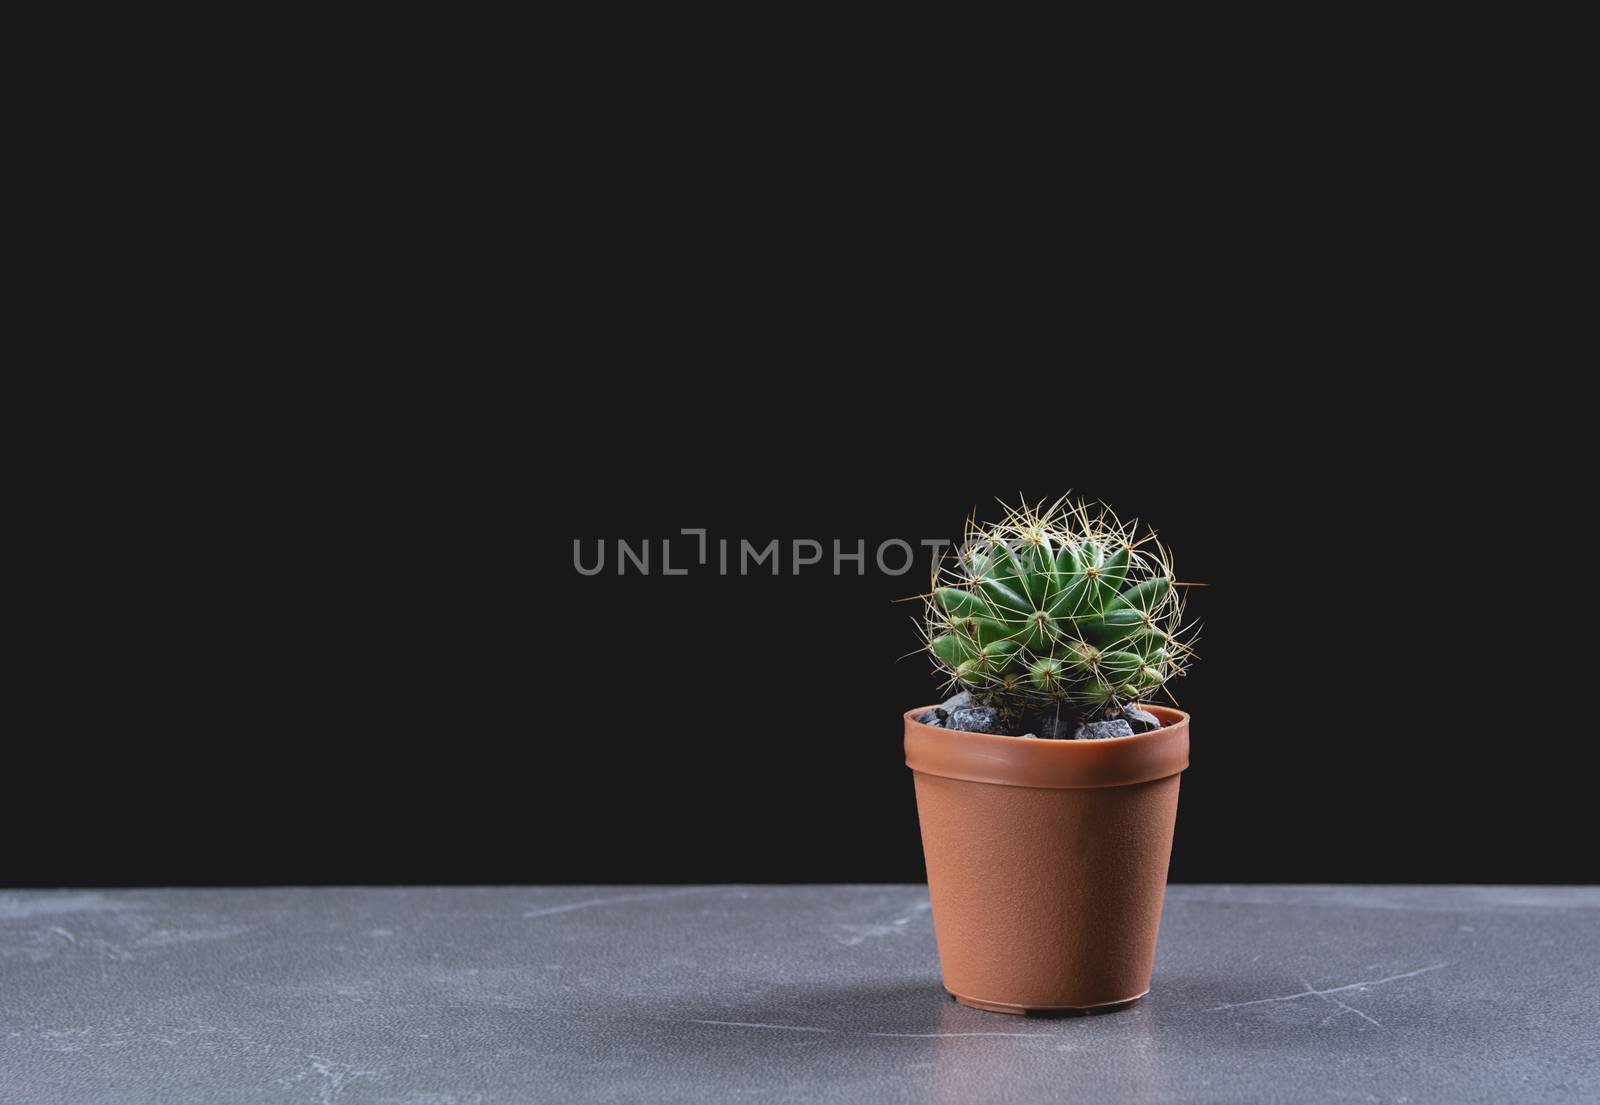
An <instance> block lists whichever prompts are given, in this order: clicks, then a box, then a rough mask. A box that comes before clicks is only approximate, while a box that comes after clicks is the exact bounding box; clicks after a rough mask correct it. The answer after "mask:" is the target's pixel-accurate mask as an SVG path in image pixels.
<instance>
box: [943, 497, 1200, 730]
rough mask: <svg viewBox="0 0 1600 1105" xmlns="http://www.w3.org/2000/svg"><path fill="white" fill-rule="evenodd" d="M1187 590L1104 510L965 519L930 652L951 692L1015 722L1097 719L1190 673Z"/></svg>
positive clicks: (1153, 550)
mask: <svg viewBox="0 0 1600 1105" xmlns="http://www.w3.org/2000/svg"><path fill="white" fill-rule="evenodd" d="M1180 588H1181V585H1180V584H1178V583H1177V581H1176V580H1175V578H1174V577H1173V574H1172V561H1171V558H1170V557H1169V555H1168V553H1167V550H1166V549H1165V548H1163V547H1162V545H1161V543H1160V542H1159V541H1157V540H1156V536H1155V534H1154V533H1153V532H1150V531H1148V530H1147V531H1146V532H1145V533H1144V534H1143V536H1141V535H1140V534H1139V523H1138V521H1137V520H1135V521H1133V522H1131V523H1124V522H1121V521H1119V520H1118V518H1117V517H1116V515H1115V514H1114V513H1112V511H1111V510H1110V508H1109V507H1106V506H1105V505H1104V504H1098V505H1095V506H1090V505H1088V504H1086V503H1083V502H1081V501H1070V502H1069V501H1068V500H1067V499H1058V500H1057V501H1056V502H1054V503H1052V504H1050V505H1049V506H1048V507H1046V506H1043V505H1040V506H1034V507H1030V506H1028V505H1027V504H1023V505H1022V506H1020V507H1017V508H1011V507H1006V510H1005V518H1004V520H1003V521H1001V522H998V523H995V524H992V525H982V524H979V523H977V522H976V521H975V520H969V521H968V523H967V534H966V540H965V542H964V543H963V545H962V547H961V548H960V549H959V550H958V551H956V552H955V553H953V554H952V555H951V556H950V557H947V558H946V560H945V561H944V562H943V563H941V564H939V565H936V566H935V569H934V580H933V588H932V591H931V593H930V594H929V595H928V596H927V618H926V622H925V636H926V639H927V645H928V651H929V653H930V654H931V655H932V656H933V658H934V662H935V664H936V665H937V667H938V669H939V670H940V671H941V672H943V673H944V674H945V675H947V676H948V677H949V686H951V687H952V688H954V687H956V686H960V687H964V688H966V689H968V690H970V691H972V693H973V696H974V698H975V699H977V700H979V701H982V702H984V703H986V704H988V705H993V706H997V707H999V708H1000V711H1001V713H1002V715H1003V716H1005V717H1006V718H1007V719H1008V720H1011V721H1015V720H1017V719H1020V718H1021V717H1023V716H1025V715H1030V714H1032V715H1037V714H1040V713H1045V714H1053V715H1055V716H1061V715H1062V714H1064V713H1069V712H1070V713H1076V714H1079V715H1082V716H1085V717H1093V716H1098V715H1100V714H1102V713H1103V712H1105V711H1106V710H1109V709H1117V708H1120V707H1122V706H1125V705H1127V704H1130V703H1133V702H1137V701H1139V700H1141V699H1147V698H1149V697H1150V696H1152V695H1154V694H1155V693H1157V692H1158V691H1160V690H1162V688H1164V687H1165V686H1166V684H1167V682H1168V681H1170V680H1171V679H1174V678H1176V677H1177V676H1179V675H1182V674H1183V671H1184V667H1185V664H1186V663H1187V661H1188V659H1189V658H1190V656H1191V655H1192V654H1193V651H1192V648H1191V645H1192V636H1193V634H1192V632H1191V630H1190V627H1186V626H1184V625H1183V624H1182V622H1183V600H1182V598H1181V592H1180ZM1183 638H1189V639H1188V640H1185V639H1183ZM1169 697H1170V696H1169Z"/></svg>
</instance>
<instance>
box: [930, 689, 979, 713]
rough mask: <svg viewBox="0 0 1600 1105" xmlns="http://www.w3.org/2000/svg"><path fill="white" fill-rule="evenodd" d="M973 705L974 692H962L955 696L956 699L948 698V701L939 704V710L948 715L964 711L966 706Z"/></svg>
mask: <svg viewBox="0 0 1600 1105" xmlns="http://www.w3.org/2000/svg"><path fill="white" fill-rule="evenodd" d="M971 705H972V692H971V691H962V692H961V693H960V694H958V695H955V696H954V697H951V698H947V699H945V701H943V702H941V703H939V706H938V708H939V709H941V710H943V711H944V712H945V713H947V714H953V713H955V712H956V711H957V710H959V709H962V708H963V707H965V706H971Z"/></svg>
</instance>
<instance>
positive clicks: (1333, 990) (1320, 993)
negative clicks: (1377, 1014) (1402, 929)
mask: <svg viewBox="0 0 1600 1105" xmlns="http://www.w3.org/2000/svg"><path fill="white" fill-rule="evenodd" d="M1446 966H1449V964H1447V963H1435V964H1433V965H1432V966H1431V967H1418V968H1417V969H1416V970H1414V971H1405V972H1404V973H1402V974H1398V975H1389V976H1388V977H1387V978H1374V979H1367V980H1364V981H1361V982H1348V983H1346V984H1345V985H1343V986H1330V987H1328V988H1327V989H1326V990H1319V989H1317V988H1316V987H1315V986H1313V985H1311V983H1310V982H1309V981H1308V980H1306V979H1303V978H1302V979H1301V980H1300V981H1301V983H1302V984H1303V985H1304V986H1305V989H1304V990H1301V991H1299V992H1297V993H1293V994H1278V995H1275V996H1273V997H1270V998H1252V999H1251V1000H1249V1001H1232V1002H1227V1003H1225V1004H1223V1005H1213V1006H1212V1007H1211V1011H1212V1012H1216V1011H1218V1010H1221V1009H1242V1008H1244V1007H1245V1006H1247V1005H1266V1004H1267V1003H1268V1002H1274V1001H1299V1000H1300V999H1301V998H1318V999H1320V1000H1322V1001H1325V1002H1327V1003H1328V1004H1330V1005H1336V1006H1338V1007H1339V1012H1337V1013H1335V1014H1333V1017H1337V1016H1341V1015H1342V1014H1344V1013H1354V1014H1355V1015H1356V1016H1358V1017H1360V1018H1361V1019H1362V1020H1364V1021H1366V1022H1367V1023H1368V1024H1371V1025H1375V1026H1377V1027H1378V1028H1382V1027H1383V1025H1382V1024H1381V1023H1380V1022H1378V1021H1376V1020H1374V1019H1373V1018H1371V1017H1369V1016H1368V1015H1367V1014H1365V1013H1363V1012H1362V1011H1361V1010H1359V1009H1357V1008H1356V1007H1355V1006H1353V1005H1349V1004H1347V1003H1345V1002H1343V1001H1341V1000H1340V999H1338V998H1336V997H1333V995H1334V994H1343V993H1347V992H1348V991H1350V990H1364V989H1366V988H1367V987H1368V986H1382V985H1383V984H1384V983H1386V982H1399V981H1400V980H1401V979H1405V978H1416V977H1417V976H1418V975H1425V974H1427V973H1428V972H1429V971H1437V970H1438V969H1439V968H1441V967H1446ZM1333 1017H1329V1018H1328V1020H1332V1019H1333ZM1328 1020H1325V1021H1323V1022H1322V1023H1323V1024H1327V1023H1328Z"/></svg>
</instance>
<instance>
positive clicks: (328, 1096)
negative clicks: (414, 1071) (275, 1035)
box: [276, 1055, 383, 1105]
mask: <svg viewBox="0 0 1600 1105" xmlns="http://www.w3.org/2000/svg"><path fill="white" fill-rule="evenodd" d="M306 1058H307V1059H309V1060H311V1066H310V1069H308V1070H303V1071H301V1072H300V1073H299V1074H296V1075H293V1076H291V1077H288V1078H280V1079H278V1080H277V1083H276V1084H277V1086H278V1087H279V1088H280V1089H289V1088H290V1087H292V1086H295V1085H298V1084H299V1083H301V1082H304V1081H305V1080H306V1079H307V1078H309V1077H312V1076H315V1077H316V1082H315V1083H313V1086H314V1088H315V1089H316V1092H317V1101H318V1102H319V1105H335V1103H336V1102H337V1101H338V1100H339V1098H340V1097H342V1096H343V1095H344V1091H345V1088H346V1086H347V1084H348V1083H350V1082H353V1081H355V1080H356V1079H358V1078H368V1079H375V1078H381V1077H382V1076H383V1071H381V1070H357V1069H356V1068H355V1066H354V1065H352V1064H350V1063H341V1062H339V1061H338V1060H335V1059H324V1058H323V1057H322V1056H320V1055H307V1056H306Z"/></svg>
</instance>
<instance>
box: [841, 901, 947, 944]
mask: <svg viewBox="0 0 1600 1105" xmlns="http://www.w3.org/2000/svg"><path fill="white" fill-rule="evenodd" d="M932 908H933V906H932V904H931V903H929V902H926V901H921V900H919V901H915V902H912V903H911V904H910V905H909V906H907V907H906V911H905V913H904V915H902V916H900V917H896V918H895V919H894V920H892V921H890V922H888V923H887V924H867V925H840V926H839V930H840V932H839V934H837V935H836V936H835V939H837V940H838V941H839V943H841V944H843V945H844V946H845V947H847V948H848V947H854V946H855V945H857V944H860V943H862V942H864V941H866V940H870V939H872V938H873V937H875V936H899V935H900V934H901V933H903V932H905V931H906V928H907V926H909V925H910V924H911V922H912V921H913V920H915V919H916V918H917V916H918V915H919V914H922V913H927V912H928V911H929V910H930V909H932Z"/></svg>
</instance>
